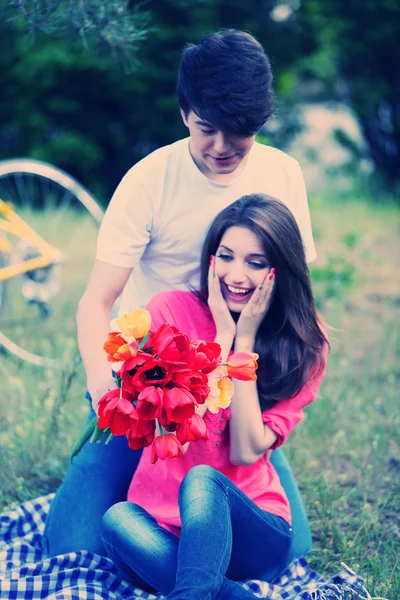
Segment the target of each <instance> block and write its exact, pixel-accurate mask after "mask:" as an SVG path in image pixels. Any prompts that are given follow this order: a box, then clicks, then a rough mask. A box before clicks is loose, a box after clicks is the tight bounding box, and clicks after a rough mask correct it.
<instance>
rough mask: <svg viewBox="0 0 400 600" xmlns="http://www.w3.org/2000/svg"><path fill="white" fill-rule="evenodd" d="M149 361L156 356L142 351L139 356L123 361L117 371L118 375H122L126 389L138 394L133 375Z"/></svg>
mask: <svg viewBox="0 0 400 600" xmlns="http://www.w3.org/2000/svg"><path fill="white" fill-rule="evenodd" d="M149 361H154V356H152V355H151V354H146V353H143V352H141V353H139V354H138V355H137V356H133V357H131V358H129V359H128V360H126V361H125V362H124V363H123V365H122V366H121V368H120V370H119V371H117V375H119V376H120V377H121V379H122V381H123V384H124V389H125V390H126V391H128V392H130V393H131V394H132V393H134V392H136V394H137V389H136V387H135V386H134V385H132V377H133V376H134V375H135V373H136V372H137V370H138V369H139V368H140V367H143V365H145V364H147V363H148V362H149ZM139 391H140V390H139ZM136 397H137V395H136Z"/></svg>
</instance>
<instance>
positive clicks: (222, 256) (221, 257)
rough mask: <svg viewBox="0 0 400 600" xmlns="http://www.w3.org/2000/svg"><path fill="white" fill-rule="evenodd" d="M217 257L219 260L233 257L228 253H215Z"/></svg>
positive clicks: (227, 259)
mask: <svg viewBox="0 0 400 600" xmlns="http://www.w3.org/2000/svg"><path fill="white" fill-rule="evenodd" d="M217 258H220V259H221V260H225V261H229V260H232V259H233V257H232V256H231V255H230V254H217Z"/></svg>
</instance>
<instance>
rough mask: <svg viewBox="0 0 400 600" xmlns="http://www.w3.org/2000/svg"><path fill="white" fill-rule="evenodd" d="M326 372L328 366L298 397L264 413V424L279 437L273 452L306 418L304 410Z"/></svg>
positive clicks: (272, 447) (272, 448)
mask: <svg viewBox="0 0 400 600" xmlns="http://www.w3.org/2000/svg"><path fill="white" fill-rule="evenodd" d="M325 371H326V365H324V368H323V370H322V371H321V373H320V374H319V375H318V376H317V377H315V378H314V379H312V380H311V381H309V382H308V383H306V385H304V387H303V388H302V389H301V390H300V392H299V393H298V394H297V396H294V398H289V399H288V400H281V401H280V402H278V404H276V406H274V407H273V408H269V409H268V410H265V411H263V413H262V420H263V423H265V424H266V425H268V427H270V428H271V429H272V431H274V432H275V433H276V434H277V436H278V437H277V439H276V442H275V443H274V444H273V445H272V446H271V450H274V449H275V448H278V447H279V446H281V445H282V444H283V442H284V441H285V440H286V439H287V438H288V437H289V435H290V433H291V431H292V430H293V429H294V428H295V427H296V425H297V424H298V423H300V421H301V420H302V418H303V416H304V412H303V408H304V407H305V406H307V404H310V403H311V402H312V401H313V400H314V399H315V397H316V395H317V392H318V389H319V387H320V385H321V383H322V380H323V378H324V376H325Z"/></svg>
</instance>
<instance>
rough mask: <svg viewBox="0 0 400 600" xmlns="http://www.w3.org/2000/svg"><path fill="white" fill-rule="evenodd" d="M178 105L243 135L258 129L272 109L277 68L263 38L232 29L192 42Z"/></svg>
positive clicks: (181, 72)
mask: <svg viewBox="0 0 400 600" xmlns="http://www.w3.org/2000/svg"><path fill="white" fill-rule="evenodd" d="M177 94H178V102H179V106H180V107H181V109H182V110H183V112H184V113H185V115H186V116H187V115H188V114H189V112H190V111H191V110H193V112H194V113H195V114H196V115H197V116H198V117H200V118H201V119H202V120H204V121H205V122H207V123H209V124H210V125H212V126H213V127H214V128H215V129H218V130H220V131H224V132H225V133H232V134H235V135H240V136H246V137H247V136H251V135H254V134H255V133H257V132H258V131H259V130H260V129H261V127H262V126H263V125H264V123H265V122H266V121H267V119H268V118H269V117H270V116H271V114H272V104H273V91H272V72H271V65H270V62H269V59H268V56H267V55H266V54H265V52H264V49H263V47H262V46H261V44H260V43H259V42H258V41H257V40H256V39H255V38H254V37H253V36H251V35H250V34H249V33H246V32H245V31H239V30H236V29H227V30H222V31H218V32H217V33H213V34H209V35H207V36H205V37H204V38H203V39H202V41H201V42H200V43H199V44H198V45H195V44H188V45H187V46H186V47H185V48H184V50H183V54H182V59H181V64H180V68H179V72H178V84H177Z"/></svg>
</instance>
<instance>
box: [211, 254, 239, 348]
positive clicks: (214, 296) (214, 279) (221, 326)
mask: <svg viewBox="0 0 400 600" xmlns="http://www.w3.org/2000/svg"><path fill="white" fill-rule="evenodd" d="M208 306H209V307H210V310H211V313H212V316H213V319H214V322H215V327H216V329H217V338H219V339H224V340H226V341H227V342H229V340H230V344H231V345H232V342H233V339H234V337H235V335H236V323H235V321H234V320H233V318H232V315H231V313H230V312H229V308H228V306H227V304H226V302H225V299H224V297H223V295H222V292H221V284H220V280H219V277H218V275H217V274H216V272H215V256H211V258H210V269H209V271H208ZM229 349H230V347H229Z"/></svg>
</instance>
